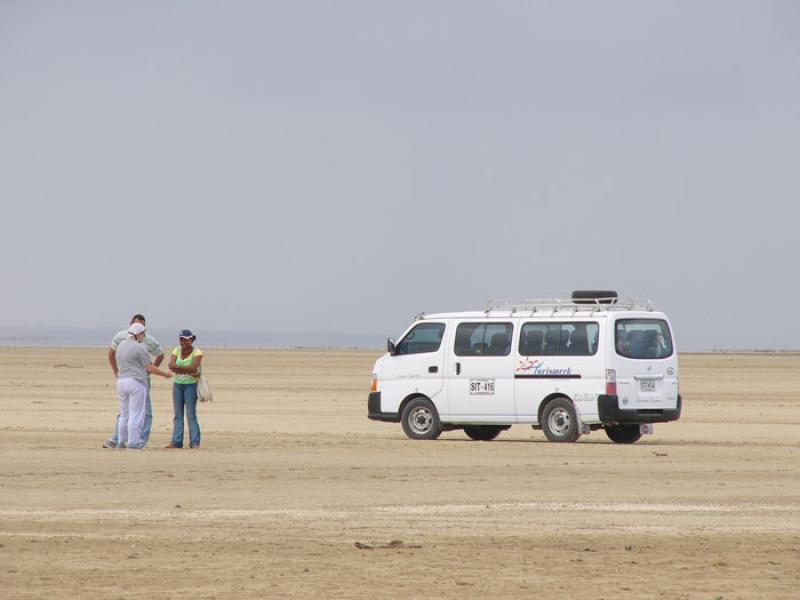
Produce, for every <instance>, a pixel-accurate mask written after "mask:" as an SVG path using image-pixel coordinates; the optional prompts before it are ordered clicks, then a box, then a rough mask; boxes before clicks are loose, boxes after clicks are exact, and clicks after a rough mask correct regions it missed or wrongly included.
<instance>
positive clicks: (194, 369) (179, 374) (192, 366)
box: [167, 329, 203, 448]
mask: <svg viewBox="0 0 800 600" xmlns="http://www.w3.org/2000/svg"><path fill="white" fill-rule="evenodd" d="M196 339H197V336H195V335H194V334H193V333H192V332H191V331H190V330H188V329H184V330H183V331H181V332H180V334H178V341H179V342H180V346H177V347H176V348H175V349H174V350H173V351H172V356H171V357H170V359H169V370H170V371H172V372H173V373H175V383H174V385H173V386H172V404H173V406H174V408H175V418H174V420H173V422H172V441H171V442H170V443H169V445H168V446H167V448H183V413H184V407H185V409H186V420H187V421H188V423H189V447H190V448H199V447H200V425H199V423H198V422H197V378H198V377H199V375H200V363H202V362H203V351H202V350H200V348H195V347H194V346H193V343H194V341H195V340H196Z"/></svg>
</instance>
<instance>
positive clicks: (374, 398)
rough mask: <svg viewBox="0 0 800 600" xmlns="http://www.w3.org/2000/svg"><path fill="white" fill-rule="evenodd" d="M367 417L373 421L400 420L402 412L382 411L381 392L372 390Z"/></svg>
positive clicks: (391, 421) (392, 421)
mask: <svg viewBox="0 0 800 600" xmlns="http://www.w3.org/2000/svg"><path fill="white" fill-rule="evenodd" d="M367 417H369V418H370V419H372V420H373V421H388V422H390V423H399V422H400V413H386V412H381V393H380V392H371V393H370V395H369V400H368V401H367Z"/></svg>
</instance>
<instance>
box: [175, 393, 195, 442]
mask: <svg viewBox="0 0 800 600" xmlns="http://www.w3.org/2000/svg"><path fill="white" fill-rule="evenodd" d="M172 406H173V407H174V408H175V419H174V420H173V422H172V444H173V445H174V446H183V412H184V407H185V409H186V420H187V421H188V423H189V445H190V446H191V447H192V448H197V447H198V446H199V445H200V424H199V423H198V422H197V384H196V383H173V384H172Z"/></svg>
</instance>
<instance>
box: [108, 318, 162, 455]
mask: <svg viewBox="0 0 800 600" xmlns="http://www.w3.org/2000/svg"><path fill="white" fill-rule="evenodd" d="M134 323H141V324H142V325H145V318H144V315H140V314H136V315H133V318H132V319H131V325H133V324H134ZM128 335H129V334H128V329H123V330H122V331H119V332H117V334H116V335H115V336H114V338H113V339H112V340H111V347H110V348H109V349H108V363H109V364H110V365H111V370H112V371H113V372H114V377H117V376H118V375H119V368H118V367H117V357H116V352H117V348H118V347H119V345H120V344H121V343H122V342H123V341H124V340H126V339H128ZM142 343H143V344H144V346H145V348H147V352H148V353H149V354H150V355H151V356H152V357H153V358H154V360H153V365H154V366H156V367H158V366H159V365H160V364H161V361H163V360H164V351H163V350H162V349H161V344H159V343H158V340H157V339H156V338H154V337H153V336H151V335H150V334H149V333H145V335H144V340H143V342H142ZM152 426H153V404H152V402H151V400H150V376H149V374H148V376H147V400H146V404H145V417H144V424H143V426H142V440H143V442H144V443H145V444H147V442H148V440H149V439H150V429H151V428H152ZM118 445H119V415H117V419H116V425H115V426H114V433H112V434H111V437H110V438H108V440H106V441H105V442H104V443H103V448H116V447H117V446H118Z"/></svg>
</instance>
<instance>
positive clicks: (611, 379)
mask: <svg viewBox="0 0 800 600" xmlns="http://www.w3.org/2000/svg"><path fill="white" fill-rule="evenodd" d="M616 393H617V372H616V370H614V369H606V394H608V395H612V394H616Z"/></svg>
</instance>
